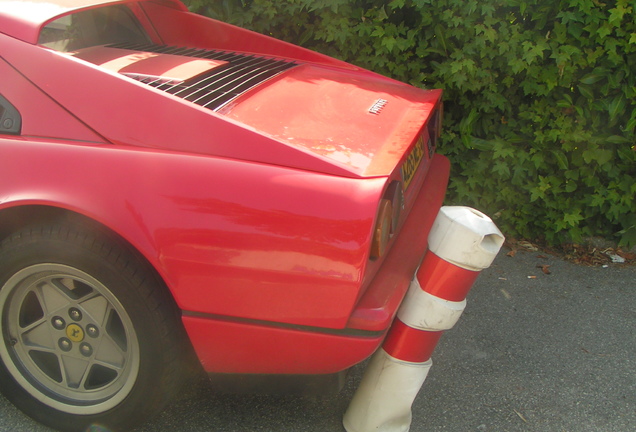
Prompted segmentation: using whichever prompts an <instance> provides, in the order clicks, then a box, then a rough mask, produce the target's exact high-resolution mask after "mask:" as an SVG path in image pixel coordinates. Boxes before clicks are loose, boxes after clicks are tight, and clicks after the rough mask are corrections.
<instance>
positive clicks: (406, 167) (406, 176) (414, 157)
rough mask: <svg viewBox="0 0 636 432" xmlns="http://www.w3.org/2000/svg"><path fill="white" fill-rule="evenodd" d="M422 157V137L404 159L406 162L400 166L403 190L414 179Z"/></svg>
mask: <svg viewBox="0 0 636 432" xmlns="http://www.w3.org/2000/svg"><path fill="white" fill-rule="evenodd" d="M423 157H424V140H423V139H422V137H420V139H418V140H417V142H416V143H415V147H414V148H413V150H411V153H410V154H409V155H408V157H407V158H406V161H405V162H404V164H403V165H402V169H401V171H402V181H403V182H404V189H406V188H407V187H409V184H410V183H411V180H413V177H415V173H416V172H417V168H418V167H419V166H420V163H421V162H422V158H423Z"/></svg>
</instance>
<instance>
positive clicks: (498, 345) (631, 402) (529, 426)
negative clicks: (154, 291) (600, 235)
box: [0, 250, 636, 432]
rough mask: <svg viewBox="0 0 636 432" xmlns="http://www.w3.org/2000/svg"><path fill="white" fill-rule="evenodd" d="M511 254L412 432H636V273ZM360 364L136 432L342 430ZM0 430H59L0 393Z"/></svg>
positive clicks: (440, 368)
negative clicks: (313, 387)
mask: <svg viewBox="0 0 636 432" xmlns="http://www.w3.org/2000/svg"><path fill="white" fill-rule="evenodd" d="M507 251H508V250H504V251H502V253H500V255H499V256H498V257H497V259H496V260H495V262H494V263H493V265H492V266H491V268H490V269H487V270H485V271H484V272H483V273H482V274H481V275H480V277H479V279H478V281H477V283H476V284H475V286H474V287H473V290H472V291H471V293H470V295H469V297H468V307H467V308H466V311H465V313H464V315H463V316H462V318H461V320H460V321H459V323H458V324H457V326H456V327H455V328H454V329H452V330H450V331H448V332H447V333H446V334H445V335H444V336H443V337H442V340H441V342H440V344H439V346H438V348H437V350H436V351H435V354H434V355H433V362H434V364H433V368H432V369H431V372H430V373H429V376H428V379H427V380H426V382H425V383H424V387H423V389H422V390H421V392H420V394H419V395H418V397H417V399H416V400H415V403H414V405H413V424H412V426H411V431H412V432H424V431H546V432H550V431H554V432H564V431H575V432H585V431H595V432H597V431H607V432H611V431H632V430H636V337H635V335H634V333H635V332H636V266H631V267H623V266H620V265H617V264H610V265H609V267H607V268H602V267H597V268H591V267H582V266H579V265H575V264H571V263H568V262H564V261H562V260H561V259H558V258H555V257H550V256H547V258H543V257H541V256H539V255H546V254H541V253H538V252H536V253H531V252H519V253H517V255H516V256H515V257H508V256H506V255H505V254H506V252H507ZM543 265H549V266H550V267H549V270H550V271H551V274H549V275H546V274H544V273H543V272H542V270H541V269H540V268H537V266H543ZM529 276H530V278H529ZM363 366H364V365H361V366H358V367H356V368H354V369H353V370H352V373H351V376H350V377H349V379H348V380H347V383H346V385H345V388H344V389H343V390H342V392H340V393H339V394H337V395H333V396H327V397H321V398H316V397H314V398H311V397H305V398H302V397H296V396H266V395H256V396H255V395H248V396H245V395H243V396H241V395H221V394H217V393H215V392H213V391H212V390H211V389H210V388H209V386H206V385H205V384H203V383H202V384H200V385H198V386H196V387H194V388H193V389H191V390H190V391H189V393H188V394H187V395H184V397H183V398H182V400H180V401H178V402H176V403H175V404H174V405H172V406H171V407H170V408H168V409H167V410H165V411H164V412H163V413H162V414H161V415H159V416H158V417H157V418H156V419H154V420H153V421H151V422H150V423H147V424H146V425H144V426H143V427H142V428H140V429H138V432H156V431H166V432H167V431H170V432H185V431H228V432H229V431H232V432H251V431H272V432H286V431H290V432H291V431H294V432H295V431H303V432H304V431H307V432H313V431H315V432H331V431H333V432H342V431H343V430H344V429H343V428H342V426H341V418H342V414H343V413H344V411H345V410H346V408H347V405H348V402H349V400H350V399H351V396H352V394H353V392H354V391H355V387H356V386H357V384H358V383H359V380H360V377H361V374H362V371H363ZM0 431H12V432H44V431H50V429H47V428H45V427H42V426H40V425H37V424H36V423H34V422H32V421H30V420H29V419H27V418H26V417H24V416H23V415H22V414H21V413H20V412H19V411H17V410H16V409H14V408H13V407H12V406H11V405H9V403H8V402H7V401H6V400H5V399H3V398H1V397H0Z"/></svg>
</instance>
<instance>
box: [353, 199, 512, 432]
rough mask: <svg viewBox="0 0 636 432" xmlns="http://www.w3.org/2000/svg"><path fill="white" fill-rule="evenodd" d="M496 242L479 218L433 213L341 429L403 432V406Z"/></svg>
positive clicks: (406, 408)
mask: <svg viewBox="0 0 636 432" xmlns="http://www.w3.org/2000/svg"><path fill="white" fill-rule="evenodd" d="M503 242H504V236H503V235H502V234H501V231H499V229H498V228H497V227H496V225H495V224H494V223H493V222H492V220H491V219H490V218H489V217H488V216H486V215H485V214H483V213H481V212H479V211H477V210H475V209H472V208H469V207H442V208H441V209H440V212H439V214H438V215H437V218H436V219H435V222H434V224H433V227H432V228H431V232H430V233H429V236H428V246H429V247H428V251H427V253H426V255H425V256H424V260H423V261H422V264H421V265H420V268H419V269H418V271H417V272H416V275H415V277H414V278H413V281H412V282H411V286H410V287H409V290H408V292H407V294H406V296H405V298H404V301H403V302H402V305H401V306H400V309H399V310H398V314H397V317H396V319H395V321H394V322H393V325H392V326H391V329H390V330H389V332H388V334H387V337H386V339H385V340H384V343H383V344H382V347H381V348H380V349H379V350H378V351H377V352H376V353H375V354H374V355H373V357H372V359H371V362H370V363H369V366H368V367H367V370H366V371H365V373H364V376H363V378H362V381H361V382H360V386H359V387H358V389H357V390H356V393H355V394H354V396H353V399H352V400H351V403H350V404H349V408H348V409H347V411H346V413H345V415H344V418H343V425H344V427H345V429H346V430H347V432H372V431H373V432H407V431H408V430H409V429H410V426H411V420H412V414H411V406H412V404H413V401H414V400H415V397H416V396H417V394H418V392H419V391H420V389H421V387H422V385H423V384H424V381H425V379H426V376H427V374H428V371H429V369H430V368H431V365H432V360H431V355H432V354H433V351H434V349H435V347H436V346H437V342H438V341H439V339H440V337H441V336H442V334H443V332H444V331H445V330H449V329H451V328H452V327H453V326H454V325H455V323H456V322H457V321H458V320H459V318H460V316H461V314H462V312H463V310H464V308H465V306H466V295H467V294H468V291H469V290H470V288H471V287H472V285H473V283H474V282H475V280H476V279H477V276H478V275H479V272H480V271H481V270H483V269H485V268H488V267H489V266H490V264H491V263H492V261H493V260H494V259H495V256H496V255H497V253H498V252H499V249H500V248H501V246H502V244H503Z"/></svg>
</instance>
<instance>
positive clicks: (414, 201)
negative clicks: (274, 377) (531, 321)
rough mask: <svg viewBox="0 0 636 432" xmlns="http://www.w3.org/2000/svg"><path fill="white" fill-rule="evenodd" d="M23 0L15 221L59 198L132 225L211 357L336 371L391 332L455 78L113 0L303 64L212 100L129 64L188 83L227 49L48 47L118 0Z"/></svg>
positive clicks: (438, 176) (10, 94) (4, 191)
mask: <svg viewBox="0 0 636 432" xmlns="http://www.w3.org/2000/svg"><path fill="white" fill-rule="evenodd" d="M11 3H12V2H7V1H4V2H3V1H0V74H1V75H2V77H3V82H4V83H3V84H2V87H0V94H1V95H2V96H4V97H5V98H6V99H7V100H9V101H10V102H11V103H12V105H13V106H14V107H15V108H16V109H17V110H18V111H19V112H20V115H21V118H22V127H21V131H20V134H18V135H3V134H1V133H0V155H2V156H1V158H0V221H2V216H3V214H7V213H6V212H8V211H10V210H12V209H17V208H20V207H24V208H28V209H30V210H32V211H34V212H37V211H38V209H41V208H45V207H46V208H56V209H62V210H64V211H68V212H72V213H76V214H81V215H83V216H84V217H86V218H89V219H91V220H93V221H95V222H97V223H99V224H101V225H102V226H103V227H104V228H105V229H108V230H110V231H111V232H113V233H116V234H117V235H118V236H120V237H121V238H123V239H124V240H125V241H126V242H128V244H129V245H130V246H131V247H132V248H134V249H136V250H137V251H138V252H139V253H140V254H141V255H143V257H145V259H146V260H147V261H148V263H150V265H152V266H153V267H154V269H155V270H156V271H157V273H158V274H159V275H160V276H161V278H162V279H163V281H164V282H165V284H166V286H167V287H168V289H169V290H170V291H171V293H172V295H173V297H174V299H175V302H176V304H177V305H178V307H179V308H180V309H181V310H182V312H183V323H184V325H185V328H186V330H187V332H188V335H189V337H190V339H191V342H192V344H193V346H194V348H195V350H196V352H197V354H198V356H199V359H200V360H201V363H202V364H203V366H204V367H205V369H206V370H208V371H211V372H232V373H235V372H236V373H272V374H276V373H285V374H289V373H302V374H309V373H321V374H322V373H331V372H337V371H340V370H343V369H346V368H348V367H350V366H352V365H353V364H356V363H358V362H360V361H362V360H364V359H365V358H366V357H368V355H370V354H371V353H372V352H373V351H374V350H375V349H376V348H377V347H378V346H379V344H380V343H381V341H382V339H383V337H384V334H385V332H386V330H387V329H388V328H389V326H390V325H391V322H392V320H393V317H394V316H395V313H396V311H397V309H398V307H399V305H400V303H401V301H402V299H403V297H404V295H405V292H406V290H407V288H408V285H409V283H410V281H411V279H412V277H413V274H414V273H415V270H416V269H417V267H418V265H419V263H420V261H421V258H422V256H423V254H424V252H425V250H426V239H427V236H428V231H429V230H430V227H431V225H432V222H433V220H434V218H435V216H436V214H437V211H438V210H439V207H440V206H441V203H442V201H443V197H444V193H445V188H446V184H447V181H448V172H449V165H448V161H447V160H446V159H445V158H444V157H442V156H438V155H437V156H433V154H432V151H433V150H434V141H435V138H436V134H437V133H438V132H439V128H438V125H437V123H436V122H437V118H438V117H439V116H440V111H441V91H439V90H433V91H424V90H419V89H415V88H413V87H410V86H407V85H405V84H401V83H398V82H396V81H393V80H390V79H388V78H385V77H381V76H379V75H377V74H374V73H372V72H369V71H365V70H362V69H360V68H357V67H354V66H352V65H348V64H346V63H344V62H341V61H338V60H335V59H331V58H329V57H326V56H323V55H321V54H317V53H314V52H311V51H308V50H305V49H302V48H299V47H296V46H293V45H290V44H287V43H284V42H280V41H277V40H275V39H272V38H269V37H266V36H262V35H257V34H254V33H252V32H248V31H246V30H243V29H238V28H235V27H232V26H229V25H227V24H224V23H220V22H218V21H214V20H210V19H207V18H203V17H200V16H197V15H194V14H191V13H189V12H187V9H186V8H185V7H184V6H183V5H182V4H181V3H178V2H172V1H170V2H143V3H141V4H137V3H134V2H111V3H113V4H115V3H117V4H119V3H122V4H127V5H130V7H131V8H132V11H133V13H134V14H135V15H136V16H137V17H138V18H139V21H140V23H141V24H142V25H144V27H145V29H146V31H147V33H148V35H149V37H150V39H151V40H152V42H153V44H165V45H177V46H183V47H190V48H198V49H206V50H228V51H232V52H237V53H240V54H241V55H248V54H249V53H257V54H258V55H259V56H270V57H272V56H274V57H276V59H279V58H280V59H281V61H282V62H293V64H294V65H293V67H292V68H290V69H288V70H286V71H284V72H282V73H280V74H278V75H276V76H273V77H272V78H271V79H268V80H266V81H264V82H263V83H261V84H259V85H255V86H254V87H253V88H249V89H248V90H246V91H244V92H243V93H241V94H240V95H238V96H237V97H236V98H234V99H232V100H231V102H229V103H228V104H226V105H224V106H222V107H221V108H220V109H218V110H211V109H208V108H205V107H203V106H200V105H196V104H195V103H192V102H191V101H189V100H187V99H184V98H181V97H178V96H177V95H173V94H169V93H166V92H164V91H161V90H159V89H158V88H155V87H152V86H149V85H147V84H144V83H143V82H140V81H138V80H135V79H132V78H130V76H129V75H131V74H140V75H147V76H152V77H158V78H160V79H164V80H173V81H187V80H188V79H190V78H191V77H193V76H198V75H199V74H201V73H203V72H206V73H207V72H210V71H214V70H215V69H217V68H218V69H222V68H223V67H226V62H225V61H223V60H221V61H218V60H201V59H193V58H192V57H188V56H181V55H172V54H151V53H150V51H145V48H126V49H124V48H113V47H109V46H106V47H104V46H97V47H88V48H83V49H79V50H76V51H74V52H70V53H64V52H58V51H55V50H52V49H49V48H46V47H43V46H41V45H38V44H37V41H38V38H39V34H40V31H41V30H42V28H43V26H46V25H47V24H48V23H50V22H51V20H53V19H55V18H57V17H59V16H61V15H63V14H67V13H72V12H75V11H77V10H79V9H82V10H83V9H84V8H93V7H98V4H99V3H102V2H97V1H90V0H85V1H81V2H59V1H58V2H55V4H57V9H56V10H54V11H53V12H50V13H49V14H47V13H43V12H42V10H40V13H38V14H36V15H33V16H26V15H25V14H24V12H23V11H21V10H20V9H19V8H18V9H12V8H11V7H7V6H6V5H10V4H11ZM42 3H46V2H42ZM109 4H110V3H109ZM3 8H4V9H3ZM25 17H26V18H25ZM149 23H152V27H150V26H149ZM185 29H187V31H185ZM195 30H196V31H195ZM115 50H119V51H120V53H119V54H117V53H116V52H115ZM245 53H247V54H245ZM378 101H384V102H382V103H380V104H379V105H378V109H377V110H374V109H373V107H374V106H375V104H376V103H378ZM380 111H381V112H380ZM426 143H430V144H429V148H428V149H427V150H428V151H425V150H424V151H423V150H421V149H422V146H424V147H425V146H426ZM416 150H419V151H420V153H417V152H416ZM415 153H417V154H419V157H418V158H416V159H415V162H413V161H414V159H413V154H415ZM409 164H410V165H412V170H408V171H409V174H408V179H407V178H406V177H407V174H405V171H404V170H405V166H406V165H409ZM411 176H412V177H411ZM392 183H397V184H400V183H402V184H404V187H403V189H404V190H403V194H404V199H403V203H401V204H400V210H401V212H398V213H396V214H397V215H398V216H396V220H395V221H394V223H395V227H394V228H393V229H394V232H393V234H392V236H391V238H390V241H389V242H388V246H387V252H386V253H385V254H384V255H383V256H381V257H379V258H372V257H371V248H372V243H373V236H374V233H375V226H376V223H377V219H378V208H379V205H380V202H381V201H382V200H386V194H387V193H388V191H389V189H390V186H391V184H392ZM400 188H402V186H400ZM402 207H403V208H402ZM2 232H3V227H2V226H1V225H0V233H2ZM5 234H6V233H5Z"/></svg>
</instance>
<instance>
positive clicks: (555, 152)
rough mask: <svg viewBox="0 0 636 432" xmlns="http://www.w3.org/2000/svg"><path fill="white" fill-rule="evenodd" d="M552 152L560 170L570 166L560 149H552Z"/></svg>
mask: <svg viewBox="0 0 636 432" xmlns="http://www.w3.org/2000/svg"><path fill="white" fill-rule="evenodd" d="M552 154H553V155H554V157H555V159H556V161H557V165H558V166H559V168H561V169H562V170H566V169H568V168H570V164H569V163H568V158H567V156H565V153H563V152H562V151H561V150H552Z"/></svg>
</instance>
